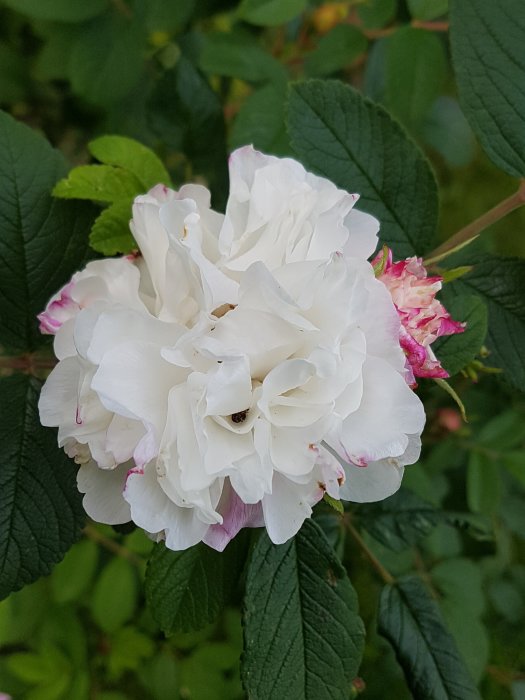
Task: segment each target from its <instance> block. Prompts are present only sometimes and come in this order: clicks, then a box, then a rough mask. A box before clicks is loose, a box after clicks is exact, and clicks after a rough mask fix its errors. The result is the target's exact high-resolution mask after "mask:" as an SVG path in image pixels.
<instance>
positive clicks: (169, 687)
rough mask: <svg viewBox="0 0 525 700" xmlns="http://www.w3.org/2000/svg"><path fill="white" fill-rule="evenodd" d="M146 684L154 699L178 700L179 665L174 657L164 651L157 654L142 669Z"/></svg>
mask: <svg viewBox="0 0 525 700" xmlns="http://www.w3.org/2000/svg"><path fill="white" fill-rule="evenodd" d="M141 675H142V677H143V679H144V685H145V687H146V688H148V690H149V691H150V692H151V694H152V696H153V698H154V700H177V699H178V697H179V686H180V682H179V667H178V664H177V662H176V661H175V659H174V657H173V656H172V655H171V654H170V653H169V652H168V651H164V652H163V653H161V654H156V655H155V656H154V657H153V658H152V659H151V661H150V662H149V663H147V664H145V665H144V666H143V667H142V669H141Z"/></svg>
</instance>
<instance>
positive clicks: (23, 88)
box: [0, 41, 29, 103]
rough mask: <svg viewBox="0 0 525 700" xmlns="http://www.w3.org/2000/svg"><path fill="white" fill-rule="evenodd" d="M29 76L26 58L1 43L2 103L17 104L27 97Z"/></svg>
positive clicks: (0, 94) (0, 87) (0, 82)
mask: <svg viewBox="0 0 525 700" xmlns="http://www.w3.org/2000/svg"><path fill="white" fill-rule="evenodd" d="M28 87H29V76H28V73H27V64H26V62H25V60H24V57H23V56H21V55H20V54H19V53H17V52H16V51H14V50H13V48H12V47H11V46H9V44H7V43H6V42H3V41H2V42H0V103H4V102H17V101H18V100H23V99H24V98H25V97H26V95H27V90H28Z"/></svg>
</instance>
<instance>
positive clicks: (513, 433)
mask: <svg viewBox="0 0 525 700" xmlns="http://www.w3.org/2000/svg"><path fill="white" fill-rule="evenodd" d="M476 442H479V443H481V444H482V445H485V446H487V447H492V449H494V450H497V451H498V452H501V451H502V450H510V449H512V448H514V447H519V446H521V445H523V443H524V442H525V421H524V420H523V413H521V412H520V411H516V410H514V409H512V408H509V409H508V410H506V411H503V412H502V413H499V414H498V415H497V416H494V418H491V419H490V420H489V421H488V422H487V423H485V424H484V425H483V426H482V427H481V429H480V431H479V433H478V434H477V436H476Z"/></svg>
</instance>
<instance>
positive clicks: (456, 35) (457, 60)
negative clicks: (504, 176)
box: [450, 0, 525, 177]
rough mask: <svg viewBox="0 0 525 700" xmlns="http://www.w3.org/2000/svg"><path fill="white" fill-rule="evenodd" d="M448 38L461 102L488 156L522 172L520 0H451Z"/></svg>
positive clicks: (524, 119)
mask: <svg viewBox="0 0 525 700" xmlns="http://www.w3.org/2000/svg"><path fill="white" fill-rule="evenodd" d="M450 22H451V27H450V42H451V45H452V59H453V63H454V68H455V71H456V77H457V83H458V88H459V96H460V101H461V106H462V107H463V110H464V112H465V115H466V117H467V119H468V120H469V122H470V125H471V126H472V128H473V129H474V131H475V133H476V135H477V137H478V138H479V140H480V142H481V145H482V146H483V148H484V149H485V151H486V152H487V155H488V156H489V158H490V159H491V160H492V161H493V162H494V163H495V164H496V165H497V166H498V167H500V168H502V169H503V170H505V171H506V172H507V173H510V175H515V176H516V177H523V176H524V175H525V91H524V90H523V85H524V84H525V52H524V51H523V46H524V44H525V14H524V12H523V2H522V0H498V2H493V0H452V2H451V7H450Z"/></svg>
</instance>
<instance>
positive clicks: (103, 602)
mask: <svg viewBox="0 0 525 700" xmlns="http://www.w3.org/2000/svg"><path fill="white" fill-rule="evenodd" d="M137 593H138V591H137V576H136V574H135V571H134V569H133V566H132V565H131V564H130V562H129V561H127V560H126V559H123V558H122V557H115V558H114V559H112V560H111V561H110V562H109V564H106V566H105V567H104V569H103V571H102V573H101V574H100V576H99V578H98V579H97V582H96V584H95V588H94V589H93V595H92V598H91V612H92V615H93V619H94V620H95V622H96V623H97V625H98V626H99V627H100V628H101V629H103V630H104V632H116V631H117V630H118V629H120V628H121V627H123V626H124V625H125V623H126V622H127V621H128V620H130V619H131V618H132V617H133V613H134V612H135V608H136V605H137Z"/></svg>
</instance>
